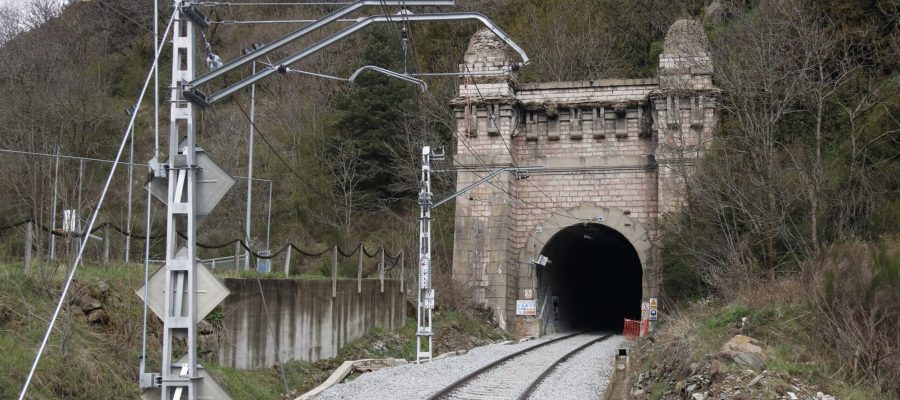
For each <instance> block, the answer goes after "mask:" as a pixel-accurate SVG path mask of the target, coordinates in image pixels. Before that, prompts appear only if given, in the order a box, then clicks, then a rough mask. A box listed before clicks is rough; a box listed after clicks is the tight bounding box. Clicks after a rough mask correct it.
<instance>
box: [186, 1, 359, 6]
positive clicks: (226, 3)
mask: <svg viewBox="0 0 900 400" xmlns="http://www.w3.org/2000/svg"><path fill="white" fill-rule="evenodd" d="M351 3H352V2H349V1H310V2H301V1H293V2H288V1H286V2H258V3H257V2H239V1H199V2H197V3H196V4H197V5H198V6H205V7H221V6H225V7H241V6H274V7H278V6H330V5H347V4H351Z"/></svg>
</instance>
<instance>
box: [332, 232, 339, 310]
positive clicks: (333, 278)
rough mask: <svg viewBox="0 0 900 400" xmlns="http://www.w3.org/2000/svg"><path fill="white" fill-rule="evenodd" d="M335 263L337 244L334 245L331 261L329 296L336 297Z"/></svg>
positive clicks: (336, 259)
mask: <svg viewBox="0 0 900 400" xmlns="http://www.w3.org/2000/svg"><path fill="white" fill-rule="evenodd" d="M337 264H338V245H337V244H335V245H334V258H332V261H331V298H335V297H337Z"/></svg>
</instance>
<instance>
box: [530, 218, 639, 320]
mask: <svg viewBox="0 0 900 400" xmlns="http://www.w3.org/2000/svg"><path fill="white" fill-rule="evenodd" d="M540 254H541V255H542V256H544V257H546V258H547V262H546V263H545V265H543V266H538V267H537V268H538V271H537V276H538V277H539V280H538V287H539V290H538V293H540V294H541V296H542V299H541V303H543V304H545V307H547V310H545V311H544V312H550V313H552V314H551V315H552V316H551V317H550V318H546V319H545V324H546V326H547V327H548V328H549V329H548V330H547V331H548V332H549V331H554V330H555V331H561V330H570V329H578V330H582V329H584V330H607V331H620V330H621V329H622V323H623V319H624V318H629V319H639V318H640V304H641V299H642V294H643V293H642V291H643V288H642V275H643V269H642V268H641V261H640V258H639V257H638V253H637V251H636V250H635V248H634V247H633V246H632V245H631V243H630V242H629V241H628V239H627V238H625V236H623V235H622V234H621V233H619V232H617V231H616V230H615V229H612V228H610V227H607V226H605V225H601V224H593V223H588V224H577V225H572V226H569V227H566V228H563V229H562V230H560V231H559V232H557V233H556V234H555V235H553V236H552V237H551V238H550V240H548V241H547V243H546V244H545V245H544V247H543V249H542V250H541V253H540ZM548 296H549V297H548Z"/></svg>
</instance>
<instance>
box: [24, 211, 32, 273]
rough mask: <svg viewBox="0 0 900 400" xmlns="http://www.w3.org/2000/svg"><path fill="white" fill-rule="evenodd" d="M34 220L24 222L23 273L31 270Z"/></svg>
mask: <svg viewBox="0 0 900 400" xmlns="http://www.w3.org/2000/svg"><path fill="white" fill-rule="evenodd" d="M33 224H34V222H31V221H27V222H25V256H24V258H25V259H24V260H23V263H24V264H25V274H26V275H27V274H29V273H30V272H31V241H32V240H33V239H34V225H33Z"/></svg>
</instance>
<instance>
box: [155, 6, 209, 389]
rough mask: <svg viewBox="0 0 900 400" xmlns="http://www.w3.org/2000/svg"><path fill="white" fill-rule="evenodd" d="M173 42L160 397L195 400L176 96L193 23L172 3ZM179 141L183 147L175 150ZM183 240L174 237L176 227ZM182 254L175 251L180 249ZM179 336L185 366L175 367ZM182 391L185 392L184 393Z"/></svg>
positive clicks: (186, 159) (189, 206)
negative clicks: (182, 342)
mask: <svg viewBox="0 0 900 400" xmlns="http://www.w3.org/2000/svg"><path fill="white" fill-rule="evenodd" d="M174 4H175V6H176V10H175V12H176V13H178V15H177V16H176V17H175V22H174V26H173V32H174V35H173V38H172V82H171V86H170V88H171V89H170V111H169V164H168V167H169V171H168V179H169V191H168V202H167V204H168V207H167V212H166V265H165V277H166V278H165V279H166V285H165V287H166V290H165V292H164V293H165V310H164V313H165V315H164V316H163V349H162V364H161V367H162V371H161V373H160V378H161V388H160V389H161V391H160V392H161V398H162V399H163V400H167V399H173V398H179V399H180V398H182V396H184V397H185V398H187V399H188V400H196V399H197V395H198V393H197V391H198V388H199V386H200V385H201V384H202V382H201V379H202V378H200V376H199V375H198V369H197V335H196V324H197V301H196V300H197V299H196V297H195V296H196V294H197V281H196V279H195V278H196V276H197V263H196V259H197V257H196V245H197V235H196V233H197V232H196V226H195V222H196V215H195V212H194V208H195V207H194V198H195V195H196V191H195V185H196V169H195V166H196V163H197V162H196V149H197V147H196V144H195V136H194V105H193V104H191V103H190V102H187V101H185V100H184V98H182V96H181V94H182V93H181V90H180V86H181V83H182V82H189V81H191V80H192V79H193V78H194V70H195V69H194V68H195V66H194V60H195V56H194V49H195V47H196V46H195V32H194V31H195V29H196V27H195V24H194V23H193V22H192V21H191V19H190V18H189V17H188V15H186V14H185V9H184V7H183V5H182V4H180V3H178V2H177V1H176V2H175V3H174ZM181 138H185V139H184V147H180V146H179V143H180V141H181ZM179 225H180V228H181V229H182V230H183V231H184V235H185V236H186V238H185V240H184V241H183V243H182V242H181V241H180V240H179V238H178V230H179V229H178V228H179ZM182 246H183V247H184V249H185V250H184V251H182V252H179V249H180V248H181V247H182ZM178 338H184V344H183V346H184V351H185V352H186V353H187V354H186V355H185V361H184V364H181V365H175V362H176V360H178V359H179V354H176V352H177V351H179V348H180V347H181V346H179V345H178V343H177V340H178ZM185 391H186V392H187V393H185Z"/></svg>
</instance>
